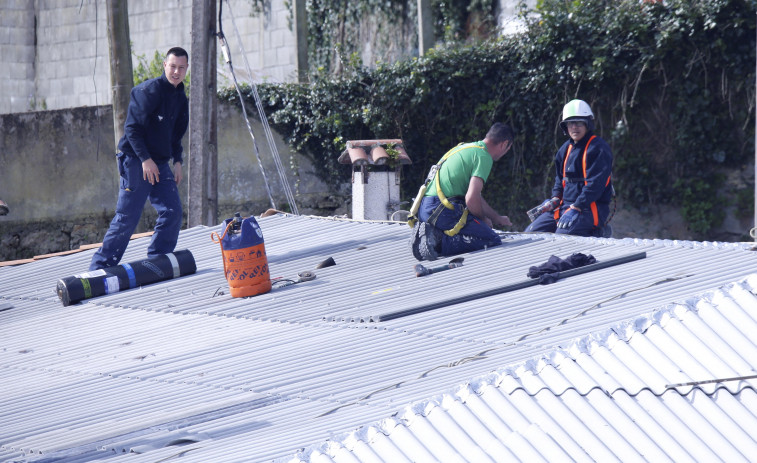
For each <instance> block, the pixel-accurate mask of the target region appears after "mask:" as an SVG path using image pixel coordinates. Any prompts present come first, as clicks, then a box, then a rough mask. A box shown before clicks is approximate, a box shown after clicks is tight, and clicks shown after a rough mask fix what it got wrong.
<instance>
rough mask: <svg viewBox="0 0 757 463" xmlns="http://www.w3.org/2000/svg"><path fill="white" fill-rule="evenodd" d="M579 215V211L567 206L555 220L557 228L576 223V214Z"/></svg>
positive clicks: (564, 227) (566, 227) (568, 226)
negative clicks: (558, 218)
mask: <svg viewBox="0 0 757 463" xmlns="http://www.w3.org/2000/svg"><path fill="white" fill-rule="evenodd" d="M579 215H581V211H579V210H577V209H573V208H568V210H567V211H565V213H564V214H563V215H562V216H560V220H558V221H557V228H562V229H568V228H570V227H572V226H573V224H574V223H576V220H578V216H579Z"/></svg>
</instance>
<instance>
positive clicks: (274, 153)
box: [218, 0, 300, 215]
mask: <svg viewBox="0 0 757 463" xmlns="http://www.w3.org/2000/svg"><path fill="white" fill-rule="evenodd" d="M220 3H221V8H220V10H219V16H218V24H219V31H220V33H219V37H223V27H222V26H221V16H220V11H221V10H222V9H223V0H221V2H220ZM226 4H227V7H228V8H229V15H230V16H231V24H232V26H233V28H234V32H235V35H236V38H237V42H238V43H239V50H240V52H241V53H242V57H243V58H244V61H245V65H246V67H247V74H248V76H249V83H250V88H251V89H252V95H253V98H254V100H255V105H256V107H257V109H258V116H259V117H260V121H261V123H262V125H263V132H264V133H265V136H266V141H267V142H268V146H269V147H270V149H271V157H272V158H273V161H274V164H275V165H276V170H277V171H278V173H279V179H280V180H281V185H282V187H283V189H284V194H285V196H286V199H287V202H288V203H289V207H290V209H291V211H292V213H293V214H295V215H300V212H299V209H298V208H297V203H296V201H295V199H294V193H293V192H292V189H291V187H290V186H289V181H288V180H287V175H286V169H285V168H284V165H283V163H282V162H281V157H280V156H279V151H278V148H277V147H276V143H275V141H274V139H273V133H272V131H271V127H270V125H269V124H268V118H267V117H266V114H265V111H264V110H263V104H262V101H261V99H260V95H259V94H258V87H257V85H255V82H253V81H252V70H251V68H250V63H249V62H248V61H247V53H246V52H245V50H244V47H243V46H242V37H241V35H240V34H239V29H238V28H237V24H236V21H235V20H234V12H233V11H231V4H230V3H229V1H228V0H226ZM221 40H222V43H223V44H224V45H223V46H224V48H222V51H224V56H225V57H226V60H227V62H228V63H229V68H230V69H231V75H232V78H233V80H234V86H235V87H236V88H237V93H239V87H238V85H237V79H236V75H235V74H234V70H233V68H232V66H231V59H230V58H229V56H227V55H226V54H227V53H229V51H228V46H226V45H225V43H226V42H225V39H224V38H222V39H221ZM240 99H241V94H240ZM242 107H243V108H244V103H243V104H242ZM245 120H247V114H246V112H245ZM247 128H248V129H249V131H250V136H252V138H253V143H254V141H255V137H254V135H253V134H252V128H251V127H250V124H249V122H248V123H247ZM255 151H256V153H258V162H260V156H259V152H258V147H257V144H255ZM261 169H262V165H261ZM264 175H265V174H264ZM266 186H267V180H266ZM269 196H270V189H269ZM271 203H273V199H271ZM273 208H274V209H276V207H275V206H274V207H273Z"/></svg>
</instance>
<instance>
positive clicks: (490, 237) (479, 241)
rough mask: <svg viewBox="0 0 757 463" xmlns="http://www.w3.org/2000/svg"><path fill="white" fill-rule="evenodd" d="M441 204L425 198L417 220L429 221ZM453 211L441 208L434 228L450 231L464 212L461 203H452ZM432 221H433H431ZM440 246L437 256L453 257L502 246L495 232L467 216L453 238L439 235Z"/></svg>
mask: <svg viewBox="0 0 757 463" xmlns="http://www.w3.org/2000/svg"><path fill="white" fill-rule="evenodd" d="M440 204H441V202H440V201H439V198H438V197H437V196H426V197H425V198H423V201H422V202H421V207H420V208H419V210H418V218H419V219H420V220H422V221H424V222H427V223H428V221H429V219H430V218H431V215H432V214H433V212H434V210H435V209H436V208H437V207H439V205H440ZM452 204H453V205H454V206H455V209H454V210H453V209H447V208H446V207H442V211H441V213H440V214H439V216H438V217H437V219H436V221H435V222H434V227H436V228H437V229H439V230H441V231H444V230H450V229H452V228H453V227H454V226H455V225H457V222H458V221H459V220H460V217H461V216H462V214H463V210H465V206H464V205H463V203H462V201H452ZM432 221H433V219H432ZM441 236H442V244H441V249H440V250H439V256H454V255H457V254H462V253H464V252H471V251H478V250H479V249H484V248H485V247H488V246H498V245H500V244H502V239H501V238H500V237H499V235H498V234H497V232H495V231H494V230H492V229H491V228H490V227H489V226H488V225H486V223H484V221H483V220H481V219H479V218H478V217H476V216H474V215H473V214H470V213H469V214H468V220H467V221H466V223H465V226H463V228H462V229H460V231H459V232H458V233H457V235H455V236H447V235H446V234H445V233H442V234H441Z"/></svg>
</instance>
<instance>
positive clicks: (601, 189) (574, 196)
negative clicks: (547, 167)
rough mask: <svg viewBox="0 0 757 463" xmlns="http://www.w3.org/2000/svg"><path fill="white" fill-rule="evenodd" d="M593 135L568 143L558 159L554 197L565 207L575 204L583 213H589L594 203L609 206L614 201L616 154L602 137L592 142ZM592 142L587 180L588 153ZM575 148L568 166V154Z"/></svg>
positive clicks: (553, 190) (558, 154)
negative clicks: (587, 145) (587, 147)
mask: <svg viewBox="0 0 757 463" xmlns="http://www.w3.org/2000/svg"><path fill="white" fill-rule="evenodd" d="M593 135H594V134H593V133H591V132H589V133H587V134H586V136H584V138H582V139H581V140H580V141H578V142H577V143H576V142H573V140H568V141H566V142H565V143H564V144H563V145H562V146H561V147H560V149H559V150H558V151H557V154H556V155H555V174H556V175H555V185H554V187H553V188H552V196H556V197H558V198H562V200H563V204H564V205H570V204H575V206H576V207H578V208H580V209H581V210H582V211H585V210H588V209H589V206H590V205H591V203H593V202H596V203H598V204H609V203H610V201H611V200H612V181H611V175H612V152H611V151H610V146H609V145H608V144H607V142H605V141H604V140H602V139H601V138H599V137H594V138H593V139H592V138H591V137H592V136H593ZM589 140H591V142H590V143H589V149H588V150H586V177H584V167H583V162H584V150H585V149H586V144H587V143H588V142H589ZM571 146H572V148H571V149H570V157H569V158H568V162H567V164H565V154H566V153H567V152H568V148H569V147H571ZM563 168H565V178H563ZM563 180H564V182H563ZM563 185H564V187H563Z"/></svg>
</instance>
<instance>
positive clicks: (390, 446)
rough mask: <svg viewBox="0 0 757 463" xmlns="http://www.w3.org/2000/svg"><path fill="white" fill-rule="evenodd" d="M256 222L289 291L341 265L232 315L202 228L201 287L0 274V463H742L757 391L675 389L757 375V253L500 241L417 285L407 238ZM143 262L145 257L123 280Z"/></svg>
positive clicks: (333, 223)
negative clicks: (629, 258)
mask: <svg viewBox="0 0 757 463" xmlns="http://www.w3.org/2000/svg"><path fill="white" fill-rule="evenodd" d="M259 223H260V225H261V227H262V229H263V233H264V237H265V239H266V242H265V244H266V250H267V252H268V261H269V266H270V269H271V274H272V276H279V275H281V276H285V277H289V276H293V275H295V274H296V273H297V272H299V271H302V270H313V269H315V267H316V265H317V264H318V263H319V262H321V261H323V260H324V259H326V258H327V257H333V258H334V260H335V262H336V265H335V266H333V267H327V268H323V269H316V270H315V273H316V274H317V278H316V279H315V280H313V281H311V282H305V283H301V284H297V285H293V286H288V287H285V288H280V289H277V290H274V291H272V292H271V293H268V294H264V295H260V296H256V297H253V298H246V299H236V298H232V297H230V296H229V295H228V285H227V284H226V281H225V279H224V277H223V269H222V266H223V264H222V261H221V253H220V248H219V247H218V246H217V245H216V244H213V243H212V242H211V240H210V233H211V232H212V231H217V228H218V227H196V228H193V229H190V230H186V231H183V232H182V233H181V235H180V238H179V245H178V247H177V249H182V248H187V249H190V250H191V251H192V253H193V254H194V256H195V260H196V262H197V268H198V271H197V273H196V274H194V275H189V276H186V277H182V278H179V279H176V280H170V281H165V282H161V283H156V284H153V285H149V286H144V287H142V288H139V289H134V290H129V291H123V292H121V293H116V294H112V295H108V296H102V297H98V298H95V299H89V300H87V301H84V302H83V303H81V304H77V305H72V306H69V307H63V306H62V305H61V303H60V301H59V300H58V299H57V296H56V295H55V292H54V290H55V282H56V281H57V279H59V278H63V277H66V276H70V275H72V274H74V273H78V272H81V271H82V270H84V269H86V268H87V266H88V263H89V259H90V258H91V254H92V251H84V252H81V253H78V254H72V255H66V256H60V257H53V258H50V259H44V260H40V261H37V262H33V263H31V264H25V265H22V266H18V267H4V268H0V302H2V303H5V304H6V307H5V309H4V310H2V311H0V347H1V349H0V366H2V368H0V377H1V378H0V383H1V384H3V394H2V395H1V396H0V410H1V411H0V416H1V418H0V459H5V460H9V461H14V460H18V461H23V460H28V461H34V460H35V459H38V460H40V461H43V460H45V459H48V460H53V459H55V458H59V457H62V458H64V461H92V460H94V459H99V460H102V459H108V458H128V459H129V460H130V461H142V460H144V461H157V460H160V459H161V458H169V457H172V456H177V455H181V456H182V460H184V461H269V460H276V459H283V461H286V460H288V459H290V458H295V459H296V458H301V459H305V460H310V461H332V460H333V461H403V460H402V456H404V457H405V458H407V459H408V460H409V461H426V460H427V459H429V458H430V459H431V460H432V461H433V460H437V459H438V460H439V461H487V460H486V459H483V455H487V454H488V455H489V458H490V459H491V460H492V461H501V460H503V459H504V460H508V459H520V460H524V461H536V460H538V459H540V458H541V459H545V460H549V461H555V460H557V461H559V460H560V459H565V460H577V461H582V460H587V461H588V460H591V459H594V460H599V461H605V460H609V461H612V460H622V461H632V460H634V459H642V458H643V459H647V460H655V461H656V460H657V458H656V457H657V456H662V457H661V458H662V459H665V458H669V459H671V460H674V461H681V460H685V459H688V458H691V459H692V460H700V461H703V460H702V458H703V456H706V455H710V454H711V453H715V454H717V455H718V456H720V455H725V456H727V457H729V458H726V460H729V461H732V460H731V458H730V457H733V456H737V455H739V454H740V455H741V456H742V458H743V459H748V458H749V457H748V455H750V453H744V452H748V451H751V450H753V448H754V446H755V434H754V431H753V429H757V428H755V427H752V425H753V424H754V423H753V421H754V419H755V418H754V417H755V415H757V405H755V404H757V401H755V397H754V389H753V384H754V383H753V381H754V380H744V381H736V382H729V383H723V384H720V385H717V384H716V385H698V386H694V387H692V386H689V387H679V388H677V389H676V388H666V387H665V386H666V385H667V384H672V383H682V382H687V381H697V380H703V379H709V378H723V377H733V376H743V375H749V374H754V370H755V363H757V356H756V355H754V354H755V353H757V352H755V345H754V343H753V342H752V341H751V340H750V337H749V336H748V333H750V332H751V333H753V332H754V331H749V329H752V328H753V327H752V325H754V323H755V319H757V308H755V304H754V300H753V299H754V294H753V293H754V291H753V289H752V288H753V286H754V284H753V283H754V278H755V277H751V276H748V275H749V274H750V272H751V271H752V269H754V264H755V259H757V255H756V254H755V253H754V252H751V251H750V249H751V245H750V244H745V243H741V244H738V243H732V244H724V243H696V242H675V241H662V240H631V239H624V240H613V239H593V238H578V237H564V236H554V235H550V234H538V235H530V234H506V235H504V239H505V242H504V245H503V246H500V247H496V248H491V249H488V250H486V251H482V252H477V253H471V254H467V255H465V256H464V257H465V262H464V265H463V266H462V267H459V268H455V269H452V270H448V271H444V272H440V273H435V274H433V275H429V276H425V277H421V278H416V277H415V272H414V271H413V266H414V265H415V264H416V261H415V260H414V259H413V258H412V255H411V253H410V252H409V249H408V248H407V244H406V241H407V238H408V237H409V234H410V229H409V228H408V227H407V226H406V225H404V224H396V223H366V222H352V221H344V220H334V219H324V218H313V217H294V216H285V215H279V216H273V217H268V218H262V219H260V220H259ZM148 244H149V239H139V240H135V241H133V242H132V243H131V244H130V247H129V249H128V250H127V253H126V255H125V256H124V261H125V262H129V261H134V260H138V259H140V258H142V256H144V254H145V253H146V249H147V246H148ZM642 251H643V252H645V253H646V258H644V259H640V260H636V261H633V262H629V263H625V264H621V265H617V266H614V267H610V268H606V269H602V270H597V271H595V272H590V273H586V274H581V275H576V276H571V277H569V278H564V279H561V280H560V281H558V282H557V283H554V284H551V285H546V286H542V285H537V286H531V287H526V288H523V289H519V290H517V291H511V292H507V293H502V294H497V295H493V296H490V297H487V298H483V299H476V300H471V301H467V302H462V303H458V304H454V305H450V306H446V307H441V308H438V309H434V310H429V311H425V312H422V313H418V314H414V315H410V316H404V317H400V318H396V319H393V320H389V321H382V322H371V321H370V320H371V319H375V317H376V315H377V314H379V315H380V314H382V313H386V312H387V311H392V312H394V311H398V310H405V309H408V308H413V307H417V306H419V305H421V304H427V303H437V302H438V303H440V304H441V303H442V302H443V301H445V300H449V299H452V298H455V297H460V296H462V295H467V294H474V293H476V292H482V291H492V290H494V289H496V288H499V287H502V286H506V285H509V284H513V283H517V282H522V281H525V280H526V279H527V277H526V273H527V271H528V268H529V267H530V266H532V265H538V264H541V263H543V262H545V261H546V260H547V258H548V257H549V256H550V255H557V256H559V257H567V256H568V255H570V254H572V253H575V252H582V253H585V254H591V255H593V256H594V257H596V258H597V260H598V261H600V262H602V261H607V260H608V259H612V258H616V257H622V256H626V255H629V254H635V253H638V252H642ZM440 263H442V262H437V263H432V264H431V265H438V264H440ZM737 281H738V283H735V284H734V283H733V282H737ZM717 288H720V289H717ZM8 304H10V307H8V306H7V305H8ZM645 314H646V315H645ZM750 324H751V325H750ZM491 372H496V373H491ZM472 378H474V379H472ZM456 388H457V390H455V389H456ZM450 391H453V392H450ZM408 404H413V405H410V406H409V405H408ZM513 410H515V411H518V413H514V412H513ZM726 417H727V418H728V419H726ZM495 418H496V419H495ZM371 423H373V424H371ZM713 429H715V430H717V432H713ZM739 429H741V431H740V432H739ZM356 430H357V431H356ZM484 430H486V432H484ZM660 430H664V432H662V431H660ZM487 433H488V434H487ZM692 441H697V442H692ZM721 448H723V449H725V450H723V451H721ZM413 449H415V450H413ZM414 452H415V453H414ZM423 452H430V455H432V456H431V457H429V454H424V453H423ZM723 452H725V453H723ZM728 452H731V453H728ZM752 454H757V453H752ZM424 455H425V457H424ZM650 455H651V456H652V457H654V458H652V457H649V456H650ZM686 455H688V457H684V456H686ZM293 456H294V457H293ZM374 457H375V458H374ZM372 458H373V459H372Z"/></svg>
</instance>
